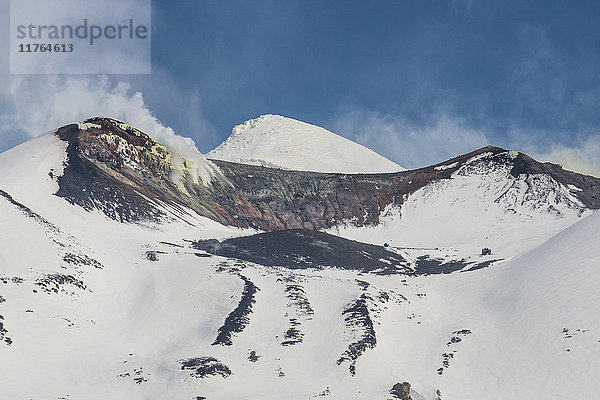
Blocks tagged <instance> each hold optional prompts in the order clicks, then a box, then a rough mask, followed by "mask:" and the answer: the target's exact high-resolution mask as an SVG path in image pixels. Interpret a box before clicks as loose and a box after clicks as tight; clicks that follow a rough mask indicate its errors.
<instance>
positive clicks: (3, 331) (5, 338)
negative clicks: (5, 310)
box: [0, 315, 12, 346]
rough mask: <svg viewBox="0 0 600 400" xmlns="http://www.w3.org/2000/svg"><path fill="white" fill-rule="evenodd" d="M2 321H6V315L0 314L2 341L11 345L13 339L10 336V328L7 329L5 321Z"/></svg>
mask: <svg viewBox="0 0 600 400" xmlns="http://www.w3.org/2000/svg"><path fill="white" fill-rule="evenodd" d="M2 321H4V317H3V316H2V315H0V342H4V343H6V344H7V345H9V346H10V345H11V344H12V339H11V338H10V336H8V330H6V328H5V327H4V322H2Z"/></svg>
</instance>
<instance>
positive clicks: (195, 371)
mask: <svg viewBox="0 0 600 400" xmlns="http://www.w3.org/2000/svg"><path fill="white" fill-rule="evenodd" d="M179 362H180V363H181V370H182V371H184V370H189V371H192V372H191V374H192V376H193V377H194V378H204V377H206V376H208V375H221V376H222V377H223V378H227V377H228V376H229V375H231V370H230V369H229V367H228V366H227V365H225V364H223V363H222V362H220V361H219V360H217V359H216V358H214V357H196V358H188V359H187V360H179Z"/></svg>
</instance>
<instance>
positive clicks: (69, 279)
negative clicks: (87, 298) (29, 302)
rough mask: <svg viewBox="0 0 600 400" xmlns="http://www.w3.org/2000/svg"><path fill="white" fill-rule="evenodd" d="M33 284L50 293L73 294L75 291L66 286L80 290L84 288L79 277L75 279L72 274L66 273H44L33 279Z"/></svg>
mask: <svg viewBox="0 0 600 400" xmlns="http://www.w3.org/2000/svg"><path fill="white" fill-rule="evenodd" d="M35 285H37V286H39V287H40V288H41V289H42V290H43V291H44V292H46V293H49V294H52V293H66V294H71V295H74V294H75V292H73V291H68V290H67V287H69V286H70V287H75V288H78V289H81V290H86V289H87V288H86V286H85V283H84V282H83V281H82V280H81V279H77V278H76V277H74V276H73V275H67V274H60V273H55V274H46V275H44V276H43V277H41V278H38V279H36V280H35Z"/></svg>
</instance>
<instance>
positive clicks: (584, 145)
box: [531, 135, 600, 178]
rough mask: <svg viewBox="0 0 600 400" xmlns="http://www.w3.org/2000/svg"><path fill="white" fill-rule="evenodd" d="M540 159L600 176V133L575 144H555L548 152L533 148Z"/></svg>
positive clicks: (534, 154) (533, 151)
mask: <svg viewBox="0 0 600 400" xmlns="http://www.w3.org/2000/svg"><path fill="white" fill-rule="evenodd" d="M531 156H532V157H534V158H535V159H537V160H539V161H548V162H553V163H557V164H561V165H562V166H563V168H564V169H568V170H571V171H575V172H579V173H583V174H586V175H592V176H595V177H598V178H600V135H594V136H590V137H588V138H587V139H585V140H584V141H582V142H581V143H580V144H577V145H574V146H565V145H554V146H552V147H551V148H550V150H549V151H546V152H536V151H535V150H532V153H531Z"/></svg>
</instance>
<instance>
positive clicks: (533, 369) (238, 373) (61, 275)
mask: <svg viewBox="0 0 600 400" xmlns="http://www.w3.org/2000/svg"><path fill="white" fill-rule="evenodd" d="M485 158H486V157H480V158H479V159H477V160H471V162H469V163H466V164H465V166H464V168H461V169H459V170H457V171H456V172H454V173H453V175H452V178H451V179H448V180H444V181H439V182H436V183H431V184H428V185H426V186H424V187H423V188H422V189H419V190H418V191H416V192H414V193H412V194H411V195H409V196H408V199H407V200H406V202H405V203H404V205H403V206H402V207H401V208H399V209H395V210H394V209H390V210H388V211H389V213H388V217H387V219H386V220H385V222H386V223H385V224H383V225H381V226H380V227H377V228H360V229H359V228H356V227H352V228H349V227H348V228H346V229H345V230H344V229H341V230H340V232H341V233H342V234H343V235H344V236H346V237H352V238H355V237H359V236H360V238H361V239H362V240H364V241H367V242H375V243H376V242H378V241H379V240H381V241H390V242H391V245H392V246H391V247H394V248H395V249H394V250H397V251H399V252H401V254H405V255H406V256H407V257H409V256H410V255H411V254H410V252H411V251H413V250H411V249H406V248H405V247H406V246H425V247H430V249H429V250H427V249H426V250H425V251H432V252H434V251H435V247H439V249H438V250H437V251H438V252H439V253H444V252H445V251H446V248H444V246H447V248H448V249H452V251H456V254H458V255H461V256H462V255H464V256H469V257H471V258H472V259H489V258H494V257H496V256H498V257H500V258H503V259H505V260H508V261H503V262H498V263H496V264H494V265H493V266H491V267H489V268H483V269H479V270H476V271H470V272H457V273H452V274H447V275H427V276H420V277H412V276H402V275H380V274H373V273H363V272H360V271H352V270H340V269H336V268H325V269H319V268H317V266H315V268H312V269H301V270H300V269H297V270H293V269H288V268H283V267H265V266H262V265H258V264H253V263H250V262H246V261H240V260H235V259H230V258H226V257H220V256H214V255H210V254H206V253H205V252H203V251H200V250H198V249H196V248H194V247H193V246H191V242H192V241H196V240H199V239H224V238H228V237H235V236H241V235H250V234H253V233H255V232H254V231H251V230H248V229H246V230H241V229H235V228H231V227H227V226H223V225H221V224H218V223H216V222H214V221H211V220H209V219H207V218H204V217H200V216H198V215H197V214H196V213H194V212H193V211H191V210H189V209H185V208H184V207H180V208H178V209H177V213H178V214H177V215H179V216H180V217H181V216H185V217H184V218H177V219H165V220H163V221H162V222H160V221H158V222H144V223H137V224H136V223H121V222H117V221H115V220H113V219H110V218H108V217H107V216H106V215H105V214H103V213H102V212H100V211H98V210H92V211H86V210H85V209H83V208H81V207H80V206H77V205H73V204H70V203H69V202H67V201H65V199H63V198H60V197H57V196H54V195H53V193H55V192H56V191H57V190H58V184H57V176H59V175H60V174H61V173H63V169H64V168H63V165H64V163H65V162H68V160H67V154H66V144H65V142H63V141H61V140H59V139H58V138H57V137H56V136H54V135H52V134H47V135H44V136H41V137H39V138H37V139H34V140H32V141H29V142H27V143H24V144H23V145H21V146H19V147H17V148H15V149H12V150H10V151H8V152H5V153H2V154H0V171H1V172H2V173H1V174H0V190H1V191H2V192H0V296H1V297H0V316H1V318H0V323H1V324H2V325H1V327H0V376H2V379H0V398H1V399H29V398H31V399H56V398H68V399H86V400H87V399H106V398H111V399H112V398H114V399H134V400H135V399H140V400H141V399H197V398H203V397H205V398H207V399H211V400H213V399H232V398H244V399H280V398H285V399H298V400H300V399H311V398H326V399H381V400H384V399H390V398H391V394H390V393H389V390H390V389H391V388H392V386H393V385H395V384H396V383H400V382H409V383H410V384H411V386H412V395H413V399H418V400H423V399H425V400H437V399H438V398H441V399H443V400H455V399H456V400H471V399H472V400H481V399H498V400H500V399H530V398H569V399H577V400H579V399H593V398H596V397H597V393H598V390H599V389H600V388H599V387H598V384H597V382H596V380H595V371H598V370H600V361H599V360H600V357H598V356H599V355H600V354H598V352H599V349H600V343H599V342H598V341H600V317H598V313H597V310H596V308H597V304H599V300H600V299H599V298H598V292H597V289H596V288H597V287H598V284H600V281H599V280H600V275H599V274H598V269H597V266H598V265H600V254H599V252H598V251H599V250H598V249H599V248H600V246H599V244H600V243H598V232H599V231H600V214H592V215H589V216H587V217H585V218H583V217H584V216H586V215H588V214H591V212H590V211H589V210H587V209H586V208H585V207H583V206H582V205H581V204H580V202H578V200H577V198H576V197H574V196H572V192H571V190H572V188H565V187H563V186H562V185H561V184H559V183H557V182H552V181H544V179H547V177H543V176H535V175H528V176H527V177H525V176H517V177H512V178H510V176H509V174H507V173H506V172H507V171H506V170H504V169H503V168H504V167H503V166H502V164H501V163H497V164H494V163H483V162H484V161H485ZM488 161H489V160H488ZM494 165H495V166H494ZM484 166H485V168H484ZM107 190H108V189H107ZM496 200H498V201H497V202H496ZM155 206H156V207H158V208H161V209H162V210H164V212H165V213H167V214H168V213H171V214H172V213H173V212H174V211H173V209H172V207H171V206H167V205H166V204H160V203H156V204H155ZM550 206H552V207H550ZM402 221H404V222H402ZM578 221H579V222H578ZM568 226H570V227H568ZM567 227H568V228H567ZM485 235H487V236H488V239H487V242H486V239H485V238H484V237H485ZM549 238H550V240H548V241H547V242H545V243H544V241H546V240H547V239H549ZM391 239H393V242H392V240H391ZM403 242H406V243H407V245H405V247H403ZM489 243H491V244H490V247H492V250H493V251H494V253H495V254H493V255H492V256H491V257H489V256H487V257H488V258H485V257H480V256H478V255H477V253H478V252H479V250H480V247H481V246H482V245H484V244H489ZM315 244H316V245H317V246H321V247H323V248H327V245H328V244H327V243H324V242H323V243H315ZM332 250H333V251H334V250H335V249H332ZM420 251H422V250H420ZM496 253H498V254H496ZM436 254H437V253H436ZM565 329H566V331H565ZM567 349H569V350H570V351H567ZM438 391H439V392H438Z"/></svg>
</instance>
